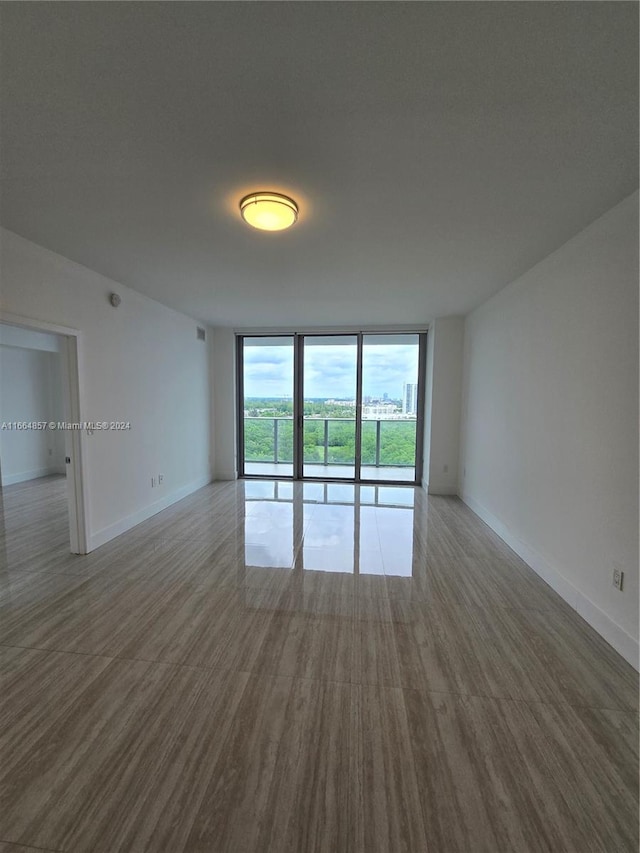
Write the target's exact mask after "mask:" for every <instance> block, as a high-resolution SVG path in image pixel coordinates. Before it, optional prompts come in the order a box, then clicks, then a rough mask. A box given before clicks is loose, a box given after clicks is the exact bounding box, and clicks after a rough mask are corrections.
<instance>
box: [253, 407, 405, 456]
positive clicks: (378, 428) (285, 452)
mask: <svg viewBox="0 0 640 853" xmlns="http://www.w3.org/2000/svg"><path fill="white" fill-rule="evenodd" d="M251 424H257V425H259V427H261V428H262V429H259V430H252V429H251ZM267 424H270V427H269V428H267ZM316 424H318V425H320V424H322V426H321V427H320V429H319V430H315V439H316V442H315V445H310V446H309V445H307V444H306V442H305V463H310V464H318V465H345V464H354V461H355V460H354V456H355V452H354V450H353V448H350V445H351V444H353V445H355V419H354V418H313V417H310V418H305V420H304V425H305V426H304V428H305V433H307V432H308V430H309V429H310V428H313V427H315V425H316ZM331 424H340V425H342V426H345V425H347V424H353V430H352V431H351V429H350V430H349V432H350V433H351V434H350V435H347V436H346V437H347V442H348V443H347V444H346V445H337V444H335V443H334V444H332V443H331V429H330V425H331ZM374 424H375V433H374V440H373V446H371V445H372V443H371V440H370V437H369V436H367V432H368V431H369V429H370V427H369V425H371V426H373V425H374ZM383 424H385V425H393V426H389V427H387V428H386V429H395V430H399V429H402V430H403V431H406V433H407V434H408V438H409V440H410V444H409V446H410V449H411V452H410V454H408V455H407V458H406V459H402V460H398V459H397V458H396V460H393V461H388V460H389V456H393V455H394V454H393V453H390V452H389V448H385V446H384V438H385V427H383ZM318 433H319V434H318ZM342 437H343V438H344V437H345V433H344V432H343V436H342ZM415 441H416V421H415V420H414V419H412V418H411V419H409V418H407V419H398V418H394V419H393V420H391V419H390V420H384V419H378V420H370V419H363V421H362V465H366V466H374V467H376V468H407V467H411V466H413V465H414V464H415V456H414V454H415ZM365 445H366V447H365ZM312 448H317V449H318V450H319V451H320V453H319V458H308V457H309V456H310V455H311V454H310V452H309V451H310V450H311V449H312ZM332 448H334V449H344V450H346V451H347V453H348V454H349V456H348V457H347V458H343V459H336V458H332ZM350 450H351V452H350V453H349V451H350ZM371 451H373V452H371ZM314 455H315V454H314ZM385 456H386V460H385ZM409 456H411V457H412V458H409ZM396 457H397V452H396ZM244 458H245V462H271V463H280V462H283V463H289V464H290V463H292V462H293V418H291V417H288V418H287V417H284V418H273V417H272V418H261V417H255V416H253V417H252V416H245V418H244Z"/></svg>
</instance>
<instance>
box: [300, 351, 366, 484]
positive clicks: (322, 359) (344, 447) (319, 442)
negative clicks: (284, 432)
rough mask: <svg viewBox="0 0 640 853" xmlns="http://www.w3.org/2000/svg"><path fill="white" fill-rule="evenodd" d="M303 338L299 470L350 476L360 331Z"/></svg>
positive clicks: (352, 476) (353, 456)
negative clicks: (357, 332) (349, 333)
mask: <svg viewBox="0 0 640 853" xmlns="http://www.w3.org/2000/svg"><path fill="white" fill-rule="evenodd" d="M302 340H303V346H302V388H303V396H302V404H303V421H302V426H303V436H302V449H303V453H302V459H303V465H302V476H303V477H305V478H306V477H320V478H322V479H327V478H329V477H330V478H331V479H335V480H354V479H355V476H356V432H357V430H356V423H357V418H356V412H357V396H358V395H357V388H358V336H357V335H305V336H304V337H303V339H302Z"/></svg>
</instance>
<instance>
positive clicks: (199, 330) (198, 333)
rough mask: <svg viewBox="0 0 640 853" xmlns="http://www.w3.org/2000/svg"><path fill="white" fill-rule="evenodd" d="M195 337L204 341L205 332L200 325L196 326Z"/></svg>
mask: <svg viewBox="0 0 640 853" xmlns="http://www.w3.org/2000/svg"><path fill="white" fill-rule="evenodd" d="M196 337H197V338H198V340H199V341H204V340H205V338H206V332H205V330H204V329H202V328H200V326H197V327H196Z"/></svg>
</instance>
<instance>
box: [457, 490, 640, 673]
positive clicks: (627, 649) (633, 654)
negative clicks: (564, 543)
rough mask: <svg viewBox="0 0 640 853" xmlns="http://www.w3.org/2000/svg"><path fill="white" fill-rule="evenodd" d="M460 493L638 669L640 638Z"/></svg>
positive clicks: (482, 507) (471, 507) (551, 585)
mask: <svg viewBox="0 0 640 853" xmlns="http://www.w3.org/2000/svg"><path fill="white" fill-rule="evenodd" d="M460 497H461V499H462V500H463V501H464V502H465V503H466V505H467V506H468V507H469V509H471V510H473V512H475V514H476V515H477V516H479V517H480V518H481V519H482V520H483V521H484V523H485V524H487V525H489V527H490V528H491V529H492V530H493V531H494V533H497V534H498V536H499V537H500V538H501V539H502V540H503V541H504V542H506V543H507V545H508V546H509V547H510V548H511V549H513V550H514V551H515V552H516V554H517V555H518V556H519V557H521V558H522V559H523V560H524V561H525V563H527V565H528V566H530V567H531V568H532V569H533V571H534V572H535V573H536V574H537V575H539V576H540V577H541V578H542V579H543V580H544V581H545V582H546V583H548V584H549V586H550V587H551V588H552V589H553V590H555V592H557V593H558V595H559V596H560V597H561V598H563V599H564V600H565V601H566V602H567V604H569V605H570V606H571V607H573V609H574V610H576V611H577V612H578V613H579V615H580V616H582V618H583V619H584V620H585V622H587V623H588V624H589V625H591V627H592V628H593V629H594V630H595V631H597V632H598V634H600V636H601V637H602V638H603V639H604V640H606V641H607V643H609V645H610V646H613V648H614V649H615V650H616V651H617V652H618V653H619V654H621V655H622V657H623V658H624V659H625V660H626V661H627V662H628V663H630V664H631V666H632V667H633V668H634V669H636V670H638V653H639V651H640V649H639V646H638V641H637V640H636V639H634V637H632V636H631V635H630V634H628V633H627V632H626V631H625V630H624V629H623V628H621V627H620V625H618V623H617V622H614V621H613V619H612V618H611V617H610V616H608V615H607V614H606V613H605V612H604V610H602V609H601V608H600V607H598V605H597V604H594V603H593V601H591V599H589V598H587V596H586V595H584V593H582V592H580V590H579V589H577V588H576V587H575V586H574V585H573V584H572V583H571V582H570V581H568V580H567V579H566V578H565V577H563V576H562V575H561V574H560V572H559V571H558V570H557V569H555V568H554V567H553V566H552V565H550V564H549V563H548V562H547V560H545V558H544V557H543V556H542V555H541V554H539V553H538V551H536V550H535V548H532V547H531V546H530V545H528V544H527V543H526V542H523V541H522V540H521V539H519V538H518V537H517V536H516V535H515V534H514V533H512V532H511V530H509V528H508V527H507V526H506V525H505V524H503V522H502V521H500V519H499V518H497V517H496V516H495V515H493V514H492V513H491V512H489V510H487V509H486V508H485V507H484V506H482V504H480V503H478V501H476V500H475V499H474V498H472V497H471V496H470V495H468V494H464V492H462V491H461V492H460Z"/></svg>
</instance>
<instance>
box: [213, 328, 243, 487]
mask: <svg viewBox="0 0 640 853" xmlns="http://www.w3.org/2000/svg"><path fill="white" fill-rule="evenodd" d="M235 348H236V337H235V333H234V331H233V329H223V328H216V329H214V330H213V350H212V357H213V362H212V370H213V409H214V412H215V422H214V423H215V425H214V431H213V432H214V443H213V447H214V459H215V465H214V472H215V478H216V480H235V479H236V477H237V476H238V474H237V472H238V453H237V448H236V426H235V424H236V410H237V402H236V349H235Z"/></svg>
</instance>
